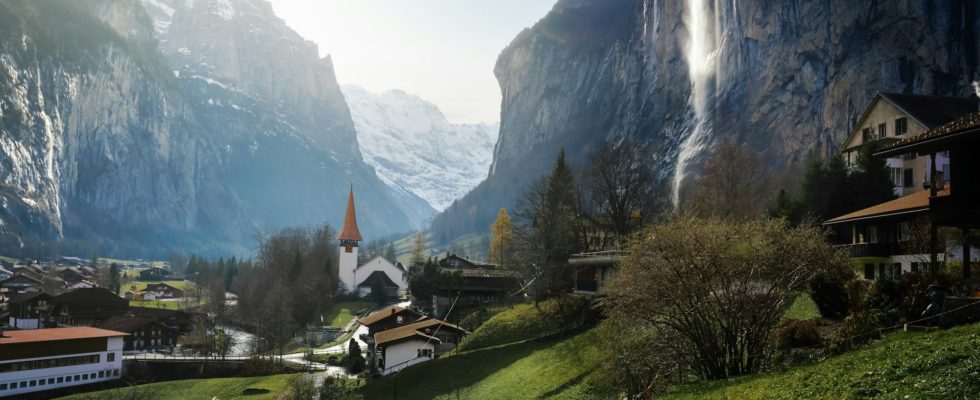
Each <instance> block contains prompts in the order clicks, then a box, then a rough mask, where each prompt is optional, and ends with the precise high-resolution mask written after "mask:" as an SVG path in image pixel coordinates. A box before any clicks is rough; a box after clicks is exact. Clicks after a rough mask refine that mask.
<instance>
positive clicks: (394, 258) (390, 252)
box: [385, 242, 398, 263]
mask: <svg viewBox="0 0 980 400" xmlns="http://www.w3.org/2000/svg"><path fill="white" fill-rule="evenodd" d="M385 259H386V260H388V261H391V262H393V263H394V262H398V253H396V252H395V243H394V242H388V245H387V246H385Z"/></svg>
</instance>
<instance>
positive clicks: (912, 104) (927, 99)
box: [880, 92, 977, 129]
mask: <svg viewBox="0 0 980 400" xmlns="http://www.w3.org/2000/svg"><path fill="white" fill-rule="evenodd" d="M880 94H881V96H882V97H884V98H886V99H888V100H889V101H890V102H891V103H892V104H894V105H895V106H896V107H898V108H900V109H902V111H905V113H907V114H909V115H910V116H912V117H913V118H915V119H916V120H917V121H919V122H921V123H922V124H923V125H925V126H926V128H928V129H931V128H935V127H937V126H939V125H942V124H945V123H947V122H950V121H952V120H955V119H957V118H960V117H962V116H964V115H966V114H969V113H971V112H975V111H977V99H976V98H974V97H954V96H928V95H920V94H902V93H888V92H880Z"/></svg>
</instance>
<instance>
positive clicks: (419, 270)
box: [408, 259, 440, 305]
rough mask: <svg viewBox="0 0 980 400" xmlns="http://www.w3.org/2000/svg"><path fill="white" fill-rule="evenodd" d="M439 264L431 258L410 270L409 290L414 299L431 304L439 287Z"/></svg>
mask: <svg viewBox="0 0 980 400" xmlns="http://www.w3.org/2000/svg"><path fill="white" fill-rule="evenodd" d="M439 278H440V275H439V266H438V265H436V263H435V262H433V261H432V260H431V259H430V260H428V261H426V262H425V264H422V265H418V266H416V267H415V268H412V269H409V270H408V290H409V292H411V293H412V298H413V299H414V301H416V302H419V303H422V304H426V305H429V303H430V302H431V301H432V296H433V295H435V294H436V290H437V289H438V288H439Z"/></svg>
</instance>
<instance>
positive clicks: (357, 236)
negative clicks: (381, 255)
mask: <svg viewBox="0 0 980 400" xmlns="http://www.w3.org/2000/svg"><path fill="white" fill-rule="evenodd" d="M337 239H339V240H341V241H360V240H362V239H361V231H360V230H358V229H357V214H356V213H355V212H354V185H351V189H350V193H349V194H348V195H347V215H346V216H344V228H343V229H341V230H340V236H338V237H337Z"/></svg>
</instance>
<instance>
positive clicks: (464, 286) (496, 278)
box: [432, 254, 521, 316]
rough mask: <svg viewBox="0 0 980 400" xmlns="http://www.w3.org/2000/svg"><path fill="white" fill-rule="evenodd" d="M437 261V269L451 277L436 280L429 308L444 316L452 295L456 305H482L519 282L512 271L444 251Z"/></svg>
mask: <svg viewBox="0 0 980 400" xmlns="http://www.w3.org/2000/svg"><path fill="white" fill-rule="evenodd" d="M438 265H439V271H440V272H442V273H444V274H448V275H451V276H452V277H453V278H452V279H444V280H440V282H439V286H438V287H437V288H436V294H435V295H433V299H432V305H433V312H434V313H435V315H437V316H446V314H447V313H448V312H449V307H450V305H451V304H452V303H453V300H454V299H456V304H457V305H459V307H460V308H464V307H472V306H476V305H485V304H490V303H493V302H497V301H500V300H503V299H505V298H506V297H507V296H509V295H510V294H512V293H514V292H516V291H517V290H518V289H520V286H521V285H520V284H521V276H520V274H518V273H517V272H516V271H510V270H504V269H498V268H497V267H496V266H495V265H493V264H483V263H478V262H475V261H472V260H469V259H466V258H463V257H460V256H457V255H455V254H447V256H446V257H445V258H443V259H442V260H439V262H438Z"/></svg>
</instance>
